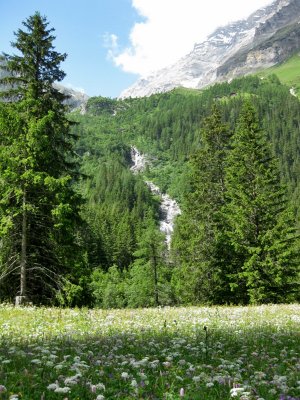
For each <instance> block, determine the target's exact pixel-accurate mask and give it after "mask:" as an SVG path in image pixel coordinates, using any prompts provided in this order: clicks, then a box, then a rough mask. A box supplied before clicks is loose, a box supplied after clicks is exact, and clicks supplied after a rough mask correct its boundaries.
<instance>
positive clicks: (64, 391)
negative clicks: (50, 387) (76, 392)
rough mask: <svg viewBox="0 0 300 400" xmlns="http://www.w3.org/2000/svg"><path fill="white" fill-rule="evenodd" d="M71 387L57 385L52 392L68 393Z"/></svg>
mask: <svg viewBox="0 0 300 400" xmlns="http://www.w3.org/2000/svg"><path fill="white" fill-rule="evenodd" d="M70 391H71V389H70V388H69V387H68V386H65V387H57V388H56V389H55V390H54V392H55V393H69V392H70Z"/></svg>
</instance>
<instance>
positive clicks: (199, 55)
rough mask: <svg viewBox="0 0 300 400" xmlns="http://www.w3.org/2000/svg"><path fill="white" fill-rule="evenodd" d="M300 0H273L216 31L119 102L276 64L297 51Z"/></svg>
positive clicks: (209, 81)
mask: <svg viewBox="0 0 300 400" xmlns="http://www.w3.org/2000/svg"><path fill="white" fill-rule="evenodd" d="M299 21H300V1H299V0H276V1H274V2H273V3H272V4H271V5H269V6H267V7H265V8H262V9H260V10H258V11H257V12H255V13H253V14H252V15H250V16H249V18H247V19H246V20H242V21H237V22H234V23H231V24H229V25H227V26H224V27H220V28H218V29H216V30H215V31H214V32H213V33H212V34H211V35H209V36H208V38H207V39H206V40H205V41H204V42H202V43H197V44H195V46H194V49H193V51H192V52H191V53H189V54H188V55H187V56H185V57H183V58H181V59H180V60H179V61H178V62H177V63H175V64H173V65H172V66H170V67H168V68H164V69H162V70H160V71H157V72H156V73H154V74H152V75H151V76H149V77H147V78H143V79H140V80H138V81H137V82H136V83H135V84H134V85H133V86H131V87H130V88H128V89H127V90H125V91H124V92H122V93H121V95H120V97H121V98H124V97H142V96H149V95H151V94H153V93H157V92H165V91H168V90H171V89H173V88H175V87H178V86H183V87H189V88H198V89H200V88H203V87H204V86H207V85H209V84H211V83H214V82H218V81H223V80H228V79H231V78H233V77H236V76H239V75H244V74H248V73H251V72H255V71H257V70H258V69H261V68H267V67H269V66H272V65H274V64H276V63H278V62H281V61H282V60H284V59H285V58H287V57H288V56H289V55H291V54H292V53H294V52H295V51H297V50H298V49H300V40H299V37H300V36H299V28H300V25H299Z"/></svg>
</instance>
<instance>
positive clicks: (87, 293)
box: [0, 13, 300, 308]
mask: <svg viewBox="0 0 300 400" xmlns="http://www.w3.org/2000/svg"><path fill="white" fill-rule="evenodd" d="M24 26H25V27H26V29H27V31H26V32H24V31H22V30H19V31H18V32H17V40H16V43H15V44H14V46H15V47H16V48H17V49H18V50H19V54H20V55H18V56H9V55H5V58H4V59H1V60H0V68H1V69H2V70H3V73H2V75H1V76H2V78H1V79H0V85H1V88H3V89H5V90H2V92H1V93H0V94H1V97H2V98H3V99H4V102H2V103H0V132H1V134H0V161H1V162H0V195H1V197H0V235H1V242H0V245H1V251H0V289H1V299H10V300H12V297H13V296H15V295H16V294H17V293H18V291H19V292H20V293H21V294H24V293H26V292H28V294H29V293H30V295H31V297H32V299H35V300H36V301H38V302H41V301H43V302H45V301H48V300H49V299H53V298H55V299H56V300H55V301H56V302H58V303H59V304H61V305H70V306H76V305H77V306H81V305H92V304H97V305H98V306H100V307H104V308H109V307H114V308H119V307H125V306H130V307H141V306H152V305H158V304H162V305H166V304H172V303H177V304H181V303H191V304H192V303H195V302H201V303H247V302H249V301H251V302H252V303H255V302H257V303H261V302H281V301H293V300H295V299H297V297H296V290H297V284H296V281H297V278H296V277H297V274H298V276H299V264H298V260H297V257H296V256H295V254H296V253H297V246H298V244H297V241H296V240H295V232H294V226H295V224H294V218H295V216H296V219H297V223H298V227H300V220H299V215H300V207H299V204H300V202H299V199H300V197H299V196H300V189H299V187H300V184H299V176H300V157H299V154H300V134H299V133H300V132H299V130H300V125H299V121H300V105H299V101H298V99H297V98H295V97H294V96H291V94H290V92H289V88H288V87H286V86H284V85H282V84H281V83H280V80H279V79H278V78H277V77H276V76H275V75H271V76H268V77H267V78H265V79H260V78H259V77H257V76H256V77H251V76H248V77H245V78H242V79H236V80H234V81H232V82H231V83H222V84H216V85H214V86H212V87H209V88H208V89H206V90H202V91H198V90H191V89H183V88H179V89H175V90H172V91H170V92H168V93H163V94H155V95H152V96H150V97H148V98H140V99H131V98H130V99H125V100H116V99H108V98H104V97H93V98H91V99H89V100H88V103H87V107H86V110H87V113H86V114H85V115H79V114H77V113H72V114H71V115H69V117H68V118H69V119H67V118H66V114H65V112H66V108H65V106H64V105H63V100H64V99H65V97H64V95H62V94H61V93H59V92H58V91H57V90H56V89H55V88H54V87H53V83H54V82H55V81H60V80H61V79H63V77H64V72H63V71H61V69H60V67H59V64H60V62H61V61H63V60H64V59H65V57H66V55H65V54H59V53H57V52H56V51H55V50H54V48H53V46H52V42H53V40H54V36H53V29H48V28H47V26H48V23H47V21H46V19H45V18H42V17H41V16H40V15H39V14H38V13H36V14H35V15H34V16H32V17H30V18H29V19H28V20H27V21H25V22H24ZM34 60H39V62H38V63H36V62H35V61H34ZM294 70H295V68H294ZM280 79H282V77H280ZM247 100H248V101H253V102H254V103H255V107H256V110H257V113H258V117H257V119H256V117H254V114H255V113H253V112H252V111H251V112H250V111H249V110H250V109H251V107H250V108H249V109H248V117H249V118H248V117H247V118H248V119H247V118H246V112H245V111H242V109H243V104H244V102H245V101H247ZM71 121H72V122H71ZM247 123H248V125H247ZM243 124H244V125H243ZM243 126H244V127H243ZM232 132H235V133H234V136H233V141H232V142H231V141H230V136H231V135H232ZM251 132H252V133H251ZM251 134H252V136H251ZM249 135H250V136H249ZM266 142H269V143H270V147H268V146H267V145H266ZM133 145H134V146H136V147H137V148H138V149H139V150H140V151H141V152H143V153H146V154H147V155H148V159H149V163H148V166H147V168H146V169H145V171H143V172H141V173H140V174H138V175H134V174H132V172H131V171H130V166H131V155H130V153H131V146H133ZM231 147H232V148H231ZM74 150H75V151H76V155H78V156H79V157H80V158H81V161H82V163H81V168H80V171H79V168H78V157H77V156H76V157H74V154H75V152H74ZM275 158H277V159H278V161H279V163H278V167H277V166H276V162H275V161H274V160H275ZM247 179H248V180H247ZM145 180H150V181H153V182H154V183H155V184H157V185H158V186H159V187H160V188H161V190H162V191H163V192H168V193H169V194H170V195H171V196H172V197H174V198H175V199H177V201H179V202H180V205H181V208H182V215H181V216H180V217H178V218H177V223H176V225H177V226H176V230H175V234H174V237H173V245H172V257H170V254H168V252H167V251H166V249H165V248H164V238H163V236H162V235H161V234H160V232H159V229H158V220H159V218H160V211H159V199H158V198H156V197H155V196H153V195H152V194H151V192H150V190H149V188H148V186H147V185H146V184H145ZM283 188H284V189H283ZM79 193H80V195H79ZM254 193H255V195H254ZM251 196H252V197H251ZM288 210H291V211H288ZM253 218H254V220H255V219H256V222H257V224H256V225H255V223H254V224H253ZM255 226H256V227H259V234H258V235H256V236H255ZM297 271H298V272H297ZM24 274H25V275H26V276H25V275H24ZM22 276H23V278H24V277H25V278H27V280H26V279H25V280H24V279H23V278H22ZM20 277H21V279H20V283H21V285H20V288H18V286H17V285H16V284H15V283H16V282H17V281H18V280H19V278H20ZM22 282H23V284H22ZM24 283H25V285H24ZM11 287H15V288H16V290H15V291H12V290H11V289H10V288H11ZM53 292H56V294H57V296H56V297H55V296H54V295H53Z"/></svg>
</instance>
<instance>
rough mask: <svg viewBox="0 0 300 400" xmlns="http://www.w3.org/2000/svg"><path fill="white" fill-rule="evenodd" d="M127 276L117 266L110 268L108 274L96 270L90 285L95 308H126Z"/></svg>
mask: <svg viewBox="0 0 300 400" xmlns="http://www.w3.org/2000/svg"><path fill="white" fill-rule="evenodd" d="M126 276H127V274H126V273H125V272H122V271H120V269H119V268H118V266H116V265H113V266H112V267H110V268H109V269H108V271H107V272H106V273H105V272H104V271H103V270H102V269H99V268H98V269H95V270H94V271H93V273H92V276H91V283H90V287H91V290H92V295H93V297H94V300H95V303H94V304H95V306H97V307H101V308H124V307H125V306H126V305H127V301H126V285H127V281H126Z"/></svg>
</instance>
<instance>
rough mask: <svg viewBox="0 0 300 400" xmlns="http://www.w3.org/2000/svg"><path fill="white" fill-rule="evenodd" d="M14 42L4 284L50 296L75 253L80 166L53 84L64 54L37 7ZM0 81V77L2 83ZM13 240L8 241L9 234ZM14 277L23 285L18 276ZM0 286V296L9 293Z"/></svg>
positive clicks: (1, 169)
mask: <svg viewBox="0 0 300 400" xmlns="http://www.w3.org/2000/svg"><path fill="white" fill-rule="evenodd" d="M24 25H25V27H26V28H27V32H24V31H22V30H19V31H18V32H17V34H16V37H17V39H16V42H15V43H14V44H13V45H14V47H16V48H17V49H18V50H19V52H20V54H21V55H20V56H8V55H7V56H6V64H5V69H6V70H7V71H9V72H10V74H9V75H8V76H6V77H4V78H3V79H2V81H1V82H4V83H6V84H7V85H11V86H7V90H5V91H3V92H1V94H2V97H4V98H5V102H3V103H1V104H0V132H1V136H0V176H1V178H0V195H1V203H0V217H1V227H0V234H1V242H2V244H3V246H4V248H5V252H3V253H2V257H1V265H0V270H1V282H0V285H1V286H2V287H4V288H7V287H8V285H10V284H11V283H12V282H14V284H13V287H14V290H11V293H10V295H9V298H11V297H12V296H15V295H17V294H20V295H21V296H24V297H27V296H28V297H29V298H30V299H31V300H34V301H36V302H47V301H50V300H51V298H53V291H55V290H56V289H58V288H59V286H60V284H61V276H62V275H63V274H64V273H66V272H67V271H68V270H69V271H70V269H71V265H72V263H73V262H74V257H76V254H78V253H77V249H76V242H77V240H76V236H75V235H76V231H75V229H76V228H75V227H76V222H79V216H78V213H79V206H80V198H79V196H78V195H77V193H76V192H75V191H74V187H73V181H75V179H76V174H77V166H76V160H75V159H74V156H73V152H74V147H73V135H71V134H70V127H71V123H70V122H69V121H68V120H67V118H66V117H65V107H64V105H63V103H62V101H63V99H64V96H63V95H61V94H60V93H59V92H58V91H57V90H56V89H54V88H53V86H52V84H53V83H54V82H55V81H57V80H61V79H63V77H64V75H65V74H64V73H63V72H62V71H61V70H60V68H59V63H60V62H61V61H63V60H64V59H65V55H64V54H63V55H60V54H59V53H57V52H55V51H54V50H53V46H52V41H53V40H54V37H53V36H52V34H51V33H52V31H53V29H50V30H47V25H48V23H47V21H46V19H45V18H43V17H41V16H40V14H38V13H36V14H34V15H33V16H32V17H29V18H28V20H26V21H25V22H24ZM1 82H0V83H1ZM12 239H13V240H12ZM17 276H19V279H18V280H19V282H20V285H19V284H18V283H17V281H16V278H17ZM5 292H6V291H5V289H4V291H3V290H1V296H2V293H4V297H3V298H6V296H7V295H8V294H7V293H5Z"/></svg>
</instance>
